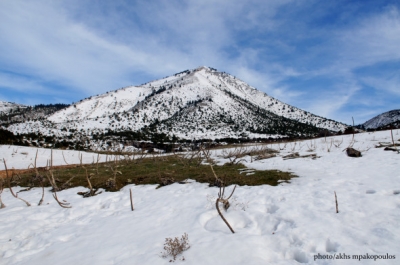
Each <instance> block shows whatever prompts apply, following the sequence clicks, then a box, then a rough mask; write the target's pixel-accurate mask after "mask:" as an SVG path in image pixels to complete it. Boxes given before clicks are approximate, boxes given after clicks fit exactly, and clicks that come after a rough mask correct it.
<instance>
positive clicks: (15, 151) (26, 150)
mask: <svg viewBox="0 0 400 265" xmlns="http://www.w3.org/2000/svg"><path fill="white" fill-rule="evenodd" d="M36 152H37V158H36ZM35 158H36V166H37V167H45V166H47V165H50V161H52V163H53V166H64V165H69V164H80V163H81V159H82V163H84V164H89V163H96V162H105V161H106V160H107V161H110V160H112V159H113V158H114V156H110V155H98V154H96V153H90V152H81V151H75V150H57V149H55V150H51V149H45V148H35V147H26V146H15V145H0V170H4V169H5V168H4V162H3V159H4V160H6V164H7V168H9V169H12V168H15V169H28V167H33V166H34V164H35Z"/></svg>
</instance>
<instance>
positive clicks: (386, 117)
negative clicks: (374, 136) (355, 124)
mask: <svg viewBox="0 0 400 265" xmlns="http://www.w3.org/2000/svg"><path fill="white" fill-rule="evenodd" d="M396 121H400V109H398V110H391V111H388V112H384V113H382V114H379V115H378V116H376V117H373V118H372V119H370V120H368V121H366V122H365V123H364V124H363V126H364V128H365V129H376V128H379V127H382V126H386V125H388V124H391V123H393V122H396Z"/></svg>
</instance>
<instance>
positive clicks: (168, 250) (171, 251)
mask: <svg viewBox="0 0 400 265" xmlns="http://www.w3.org/2000/svg"><path fill="white" fill-rule="evenodd" d="M189 248H190V245H189V238H188V234H186V233H185V234H183V236H182V237H181V239H179V238H177V237H175V238H174V239H172V238H166V239H165V243H164V250H165V252H164V253H162V257H163V258H167V257H168V256H171V257H172V258H173V259H171V260H170V262H173V261H175V260H176V257H177V256H178V255H180V254H182V252H183V251H185V250H188V249H189ZM182 260H185V257H183V256H182Z"/></svg>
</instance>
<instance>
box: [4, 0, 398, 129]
mask: <svg viewBox="0 0 400 265" xmlns="http://www.w3.org/2000/svg"><path fill="white" fill-rule="evenodd" d="M202 65H205V66H211V67H214V68H217V69H218V70H220V71H224V72H227V73H230V74H232V75H235V76H236V77H238V78H240V79H242V80H243V81H245V82H247V83H249V84H250V85H252V86H253V87H255V88H257V89H259V90H261V91H264V92H266V93H267V94H268V95H271V96H273V97H275V98H277V99H279V100H281V101H283V102H286V103H289V104H291V105H294V106H296V107H299V108H302V109H304V110H307V111H310V112H312V113H314V114H317V115H320V116H324V117H328V118H331V119H335V120H338V121H341V122H345V123H347V124H350V123H351V117H354V119H355V122H356V124H358V123H362V122H365V121H366V120H368V119H369V118H372V117H373V116H375V115H377V114H380V113H382V112H385V111H388V110H392V109H399V108H400V1H398V0H393V1H384V0H382V1H376V0H373V1H368V0H364V1H350V0H347V1H344V0H335V1H320V0H315V1H313V0H304V1H302V0H297V1H294V0H293V1H292V0H247V1H242V0H226V1H223V0H221V1H215V0H202V1H195V0H193V1H179V0H176V1H170V0H163V1H160V0H154V1H128V0H127V1H121V0H114V1H100V0H97V1H95V0H86V1H81V0H68V1H67V0H64V1H63V0H60V1H50V0H49V1H46V0H38V1H28V0H26V1H20V0H13V1H11V0H8V1H7V0H5V1H0V100H3V101H11V102H16V103H22V104H28V105H34V104H39V103H72V102H75V101H78V100H80V99H82V98H85V97H88V96H91V95H97V94H101V93H105V92H106V91H109V90H114V89H118V88H121V87H125V86H128V85H139V84H142V83H145V82H148V81H152V80H154V79H159V78H162V77H165V76H168V75H172V74H174V73H176V72H181V71H183V70H186V69H193V68H196V67H198V66H202Z"/></svg>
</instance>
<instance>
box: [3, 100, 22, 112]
mask: <svg viewBox="0 0 400 265" xmlns="http://www.w3.org/2000/svg"><path fill="white" fill-rule="evenodd" d="M27 107H28V106H25V105H21V104H16V103H13V102H6V101H0V115H7V114H9V113H12V112H16V111H19V110H20V109H25V108H27Z"/></svg>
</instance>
